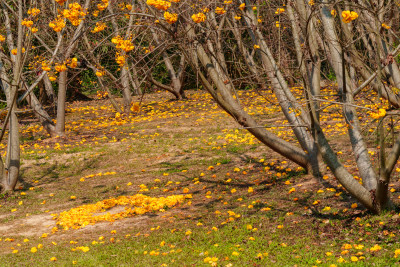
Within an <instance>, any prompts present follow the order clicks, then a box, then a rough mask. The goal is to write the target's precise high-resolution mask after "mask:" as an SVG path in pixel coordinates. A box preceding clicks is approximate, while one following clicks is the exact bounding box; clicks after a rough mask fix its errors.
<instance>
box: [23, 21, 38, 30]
mask: <svg viewBox="0 0 400 267" xmlns="http://www.w3.org/2000/svg"><path fill="white" fill-rule="evenodd" d="M21 24H22V25H23V26H26V27H27V28H29V29H30V30H31V32H33V33H36V32H38V31H39V29H38V28H36V27H32V26H33V21H32V20H27V19H24V20H23V21H22V22H21Z"/></svg>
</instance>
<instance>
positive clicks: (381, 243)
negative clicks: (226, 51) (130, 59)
mask: <svg viewBox="0 0 400 267" xmlns="http://www.w3.org/2000/svg"><path fill="white" fill-rule="evenodd" d="M297 89H298V88H297ZM297 89H296V88H294V89H293V90H297ZM327 90H329V89H327ZM327 92H328V93H329V91H326V92H325V93H327ZM270 95H271V94H270V92H268V91H266V92H262V93H261V94H260V93H259V92H254V91H239V92H238V97H239V98H240V99H241V101H242V103H243V105H245V106H246V109H247V110H248V112H250V113H251V114H252V115H254V116H255V117H256V118H257V119H258V120H259V121H260V122H261V124H267V125H269V128H268V130H270V131H273V132H275V133H277V134H278V135H280V136H281V137H283V138H285V139H286V140H289V141H294V139H293V136H292V135H291V132H290V131H289V128H288V127H285V125H284V124H285V123H286V122H285V121H284V119H283V117H282V116H281V115H280V113H279V107H277V105H276V104H274V103H276V99H273V98H272V97H270ZM299 95H300V93H299ZM374 97H375V96H373V95H372V96H370V98H369V99H371V103H372V104H371V103H360V104H362V105H363V106H367V105H368V107H373V105H374ZM170 98H171V96H170V95H168V94H167V93H155V94H150V95H146V96H145V97H144V99H143V102H141V103H140V109H136V108H134V112H133V113H132V114H131V115H130V116H124V115H121V114H118V113H116V112H115V111H114V110H113V108H112V106H111V105H110V103H109V102H108V101H107V100H95V101H91V102H75V103H70V104H69V105H68V110H67V111H68V113H67V125H66V129H67V135H66V137H65V138H50V137H49V136H47V135H46V133H45V132H44V131H43V129H42V128H41V126H40V125H39V124H38V123H37V122H36V121H35V120H34V119H33V117H32V116H31V114H29V112H28V111H27V112H26V113H22V114H21V122H22V129H21V132H22V141H23V142H22V145H21V147H22V149H23V153H22V168H21V180H20V182H19V184H18V186H17V187H18V190H17V191H16V192H15V193H14V194H12V195H8V196H1V198H0V242H1V244H2V245H1V246H0V262H1V264H0V265H1V266H18V265H34V266H42V265H45V264H51V265H53V264H54V265H65V266H71V265H77V266H132V265H135V266H293V265H297V266H313V265H317V266H331V265H333V264H335V265H338V266H340V265H350V264H352V265H355V266H364V265H372V264H374V265H377V266H380V265H394V264H399V260H398V258H397V256H398V255H399V254H400V244H399V242H398V236H399V235H400V231H399V227H398V225H399V222H400V217H399V214H398V211H396V210H393V211H390V212H386V213H384V214H382V215H379V216H376V215H373V214H370V213H369V212H367V211H366V210H365V209H364V208H363V207H362V206H361V205H360V204H359V203H357V201H355V200H354V199H352V198H351V196H349V195H348V194H347V193H346V191H345V190H343V188H342V187H341V186H340V185H339V184H338V183H337V181H336V180H335V179H334V178H333V176H332V175H330V174H329V173H328V174H327V175H326V176H324V181H325V183H324V185H323V184H322V183H321V182H320V181H317V180H316V179H315V178H313V177H312V176H311V175H308V174H306V173H305V171H304V170H303V169H302V168H300V167H298V166H297V165H295V164H294V163H291V162H289V161H287V160H285V159H284V158H282V157H281V156H279V155H278V154H276V153H274V152H272V151H271V150H270V149H268V148H267V147H266V146H264V145H262V144H260V143H259V142H258V141H257V140H256V139H254V138H253V137H252V136H251V135H250V134H249V133H248V132H247V131H246V130H244V129H241V127H240V125H239V124H237V123H236V122H235V121H234V120H233V119H232V118H230V117H229V116H228V115H226V114H225V113H224V112H223V111H222V110H221V109H220V108H218V106H217V104H216V103H214V102H213V100H212V99H211V98H210V97H209V96H208V95H207V94H206V93H205V92H202V91H190V92H188V98H189V99H188V100H185V101H170ZM327 99H330V98H329V97H327ZM139 102H140V98H137V99H135V103H136V104H137V103H139ZM136 104H135V106H136ZM325 104H326V106H324V105H325ZM323 108H324V115H323V124H324V125H325V126H326V129H327V130H326V133H327V135H328V136H329V137H330V139H331V140H332V142H333V147H334V148H335V149H336V151H338V154H340V156H341V157H342V158H341V159H342V160H343V162H344V163H345V164H346V166H347V167H348V168H349V170H351V171H352V172H354V173H355V175H356V170H357V169H356V167H355V165H354V162H353V161H352V160H351V150H350V148H349V146H348V145H346V144H345V140H346V136H345V130H346V127H345V124H344V122H343V119H342V117H341V116H340V115H337V110H339V107H338V106H337V105H333V104H331V103H328V102H327V103H324V104H323ZM360 118H361V119H362V122H363V126H364V127H365V128H366V129H369V128H372V129H374V128H373V127H371V125H372V124H373V123H374V121H373V120H371V119H370V118H369V116H368V114H366V113H363V115H362V116H361V117H360ZM396 130H397V129H396ZM367 134H371V137H370V138H369V139H368V140H369V149H370V154H371V155H374V154H375V153H376V151H377V150H376V148H374V146H376V145H375V144H374V137H373V134H374V132H373V130H372V131H368V130H366V135H367ZM4 147H5V146H4V145H2V147H1V148H2V150H3V151H4ZM398 171H400V169H398ZM356 179H358V178H357V177H356ZM398 179H399V175H398V173H397V172H396V173H395V174H394V179H393V183H391V184H390V188H391V194H392V196H391V197H392V198H393V201H394V203H395V204H397V205H398V202H399V201H398V196H399V194H398V193H397V191H396V190H398V188H399V183H398ZM326 184H328V186H326ZM124 196H126V197H124ZM168 197H169V198H168Z"/></svg>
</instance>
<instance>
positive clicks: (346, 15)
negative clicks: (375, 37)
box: [342, 10, 358, 23]
mask: <svg viewBox="0 0 400 267" xmlns="http://www.w3.org/2000/svg"><path fill="white" fill-rule="evenodd" d="M342 18H343V22H344V23H349V22H351V21H353V20H355V19H357V18H358V14H357V12H355V11H350V10H344V11H343V12H342Z"/></svg>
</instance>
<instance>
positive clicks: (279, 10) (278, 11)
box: [275, 8, 285, 15]
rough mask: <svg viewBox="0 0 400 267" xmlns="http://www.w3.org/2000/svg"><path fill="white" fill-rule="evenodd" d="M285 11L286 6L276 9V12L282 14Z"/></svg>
mask: <svg viewBox="0 0 400 267" xmlns="http://www.w3.org/2000/svg"><path fill="white" fill-rule="evenodd" d="M283 12H285V9H284V8H278V9H277V10H276V11H275V14H277V15H280V14H282V13H283Z"/></svg>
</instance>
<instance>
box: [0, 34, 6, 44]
mask: <svg viewBox="0 0 400 267" xmlns="http://www.w3.org/2000/svg"><path fill="white" fill-rule="evenodd" d="M5 40H6V38H5V37H4V36H3V35H1V34H0V42H4V41H5Z"/></svg>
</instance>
